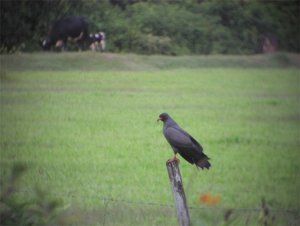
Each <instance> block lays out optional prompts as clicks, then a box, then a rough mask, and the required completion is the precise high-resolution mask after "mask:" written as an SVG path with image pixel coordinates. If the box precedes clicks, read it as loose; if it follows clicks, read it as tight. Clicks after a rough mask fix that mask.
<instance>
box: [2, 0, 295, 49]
mask: <svg viewBox="0 0 300 226" xmlns="http://www.w3.org/2000/svg"><path fill="white" fill-rule="evenodd" d="M299 3H300V2H299V1H288V2H287V1H261V0H252V1H246V0H231V1H221V0H188V1H182V0H174V1H171V0H169V1H159V0H124V1H122V0H89V1H86V0H76V1H70V0H54V1H51V0H45V1H36V0H12V1H1V2H0V4H1V6H0V8H1V18H0V19H1V20H0V21H1V44H0V49H1V52H14V51H19V50H20V51H34V50H40V46H39V40H40V38H41V37H43V36H45V35H46V34H47V33H48V31H49V29H50V27H51V24H52V23H53V22H54V21H55V20H57V19H58V18H60V17H63V16H67V15H84V16H85V17H86V18H87V20H88V21H89V23H90V30H91V31H98V30H103V31H105V32H106V34H107V40H108V49H109V51H112V52H135V53H147V54H151V53H161V54H174V55H178V54H210V53H229V54H248V53H255V52H259V51H260V47H261V38H262V37H263V36H264V35H266V34H272V35H273V36H274V37H276V38H277V39H278V40H279V48H280V50H283V51H296V52H299V51H300V46H299V40H300V29H299V28H300V26H299V20H298V16H299V9H300V4H299Z"/></svg>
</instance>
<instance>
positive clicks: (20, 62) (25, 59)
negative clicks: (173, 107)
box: [0, 52, 300, 71]
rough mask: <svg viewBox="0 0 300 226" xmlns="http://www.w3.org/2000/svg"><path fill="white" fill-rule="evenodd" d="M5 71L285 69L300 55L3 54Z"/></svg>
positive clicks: (0, 57) (298, 63)
mask: <svg viewBox="0 0 300 226" xmlns="http://www.w3.org/2000/svg"><path fill="white" fill-rule="evenodd" d="M0 62H1V68H2V70H16V71H22V70H31V71H49V70H54V71H61V70H62V71H73V70H79V71H95V70H99V71H106V70H122V71H128V70H129V71H132V70H133V71H137V70H138V71H146V70H158V69H177V68H189V69H191V68H211V67H214V68H216V67H218V68H224V67H225V68H282V67H298V68H299V66H300V57H299V55H298V54H291V53H275V54H266V55H250V56H246V55H208V56H162V55H135V54H112V53H102V54H101V53H95V52H75V53H74V52H64V53H47V52H44V53H33V54H32V53H31V54H30V53H29V54H25V53H21V54H15V55H0Z"/></svg>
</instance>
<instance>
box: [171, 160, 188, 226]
mask: <svg viewBox="0 0 300 226" xmlns="http://www.w3.org/2000/svg"><path fill="white" fill-rule="evenodd" d="M166 165H167V170H168V174H169V179H170V184H171V188H172V191H173V196H174V202H175V206H176V210H177V217H178V222H179V225H180V226H190V216H189V211H188V207H187V204H186V198H185V194H184V189H183V184H182V179H181V175H180V171H179V165H178V161H176V160H175V161H168V162H167V163H166Z"/></svg>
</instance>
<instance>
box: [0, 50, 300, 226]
mask: <svg viewBox="0 0 300 226" xmlns="http://www.w3.org/2000/svg"><path fill="white" fill-rule="evenodd" d="M72 59H73V61H74V62H73V61H72ZM90 59H92V60H91V61H92V63H91V62H90ZM0 60H1V99H0V104H1V121H0V125H1V160H0V165H1V166H0V167H1V168H0V169H1V175H2V176H4V175H6V174H7V172H8V169H9V166H11V165H12V164H13V163H15V162H20V161H21V162H25V163H26V165H28V167H29V170H28V172H27V174H26V176H25V177H24V178H23V180H22V184H23V190H22V191H20V193H21V194H23V196H27V195H30V194H31V193H32V190H33V189H34V186H35V185H37V186H39V187H42V188H43V189H45V190H47V191H49V193H50V194H52V196H53V197H55V198H59V199H61V200H62V201H63V204H64V206H65V207H68V210H69V211H70V212H72V214H75V215H76V216H77V217H78V219H77V224H76V225H176V224H177V219H176V215H175V210H174V209H173V208H172V207H170V206H169V205H173V197H172V194H171V189H170V185H169V181H168V176H167V171H166V166H165V161H166V160H167V159H168V158H169V157H171V156H172V150H171V148H170V147H169V145H168V144H167V142H166V140H165V138H164V137H163V135H162V132H161V130H162V124H161V123H157V122H156V119H157V117H158V115H159V114H160V113H161V112H168V113H169V114H170V115H171V116H172V117H173V118H174V119H175V120H176V121H177V122H178V123H179V124H180V125H181V126H182V127H183V128H184V129H186V130H187V131H188V132H189V133H190V134H191V135H193V136H194V137H195V138H196V139H197V140H198V141H200V143H201V144H202V145H203V146H204V150H205V153H206V154H207V155H208V156H209V157H210V158H211V164H212V168H211V169H210V170H209V171H207V170H204V171H201V170H197V169H196V167H194V166H192V165H190V164H188V163H187V162H185V161H184V160H183V159H181V162H180V169H181V174H182V177H183V183H184V186H185V190H186V195H187V199H188V205H189V206H191V207H193V208H192V209H191V219H192V222H193V223H194V225H218V223H220V222H222V219H223V210H226V209H230V208H233V209H237V211H236V212H234V214H236V217H237V219H236V220H235V221H234V222H233V225H235V223H236V225H242V224H241V222H246V221H247V219H248V218H247V217H248V216H249V215H251V220H250V223H249V225H258V218H259V217H258V216H259V212H257V213H256V212H254V214H253V212H251V211H250V212H251V214H250V212H249V213H248V212H247V211H246V210H247V209H256V208H259V207H260V201H261V198H262V197H264V198H265V199H266V200H267V202H268V204H269V206H270V208H271V209H273V210H274V211H275V212H272V213H273V214H275V215H276V217H277V218H276V221H275V222H277V224H278V225H285V224H282V223H283V222H287V220H291V221H290V223H289V224H286V225H293V224H292V223H295V224H294V225H296V224H297V222H298V223H299V221H300V220H299V216H300V213H299V212H300V211H299V209H300V195H299V194H300V193H299V191H300V180H299V179H300V149H299V146H300V101H299V98H300V73H299V64H298V63H299V57H298V56H297V55H295V56H294V55H293V56H291V55H288V54H279V55H269V56H242V57H239V56H236V57H235V56H228V57H226V56H209V57H208V58H205V57H204V56H201V57H197V56H194V57H193V56H189V57H187V56H185V57H163V56H137V55H117V54H115V55H114V54H102V55H101V54H98V55H95V54H92V53H61V54H45V53H43V54H42V53H34V54H20V55H2V56H1V58H0ZM203 61H204V62H203ZM98 62H99V64H98ZM205 62H206V64H205V65H203V64H204V63H205ZM255 62H256V63H257V65H258V66H257V67H255V64H256V63H255ZM280 62H281V63H280ZM297 62H298V63H297ZM263 63H265V64H263ZM88 65H91V66H90V68H88ZM123 68H124V70H123ZM208 192H209V193H212V194H215V195H219V196H220V197H221V200H220V202H219V203H218V204H216V205H214V206H207V205H205V204H203V203H200V202H199V196H200V195H201V194H204V193H208ZM21 196H22V195H21ZM288 209H289V210H292V212H293V214H292V215H288V214H286V213H287V212H286V210H288ZM238 210H240V211H241V212H242V213H240V212H239V211H238ZM244 210H245V211H246V212H243V211H244ZM276 211H278V212H276ZM289 213H290V212H289ZM252 215H253V217H252ZM75 222H76V221H75ZM237 222H240V223H237ZM74 224H75V223H74ZM244 224H245V223H244Z"/></svg>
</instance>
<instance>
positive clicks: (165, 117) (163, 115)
mask: <svg viewBox="0 0 300 226" xmlns="http://www.w3.org/2000/svg"><path fill="white" fill-rule="evenodd" d="M169 118H170V116H169V115H168V113H161V114H160V115H159V117H158V119H157V121H163V122H166V121H167V120H168V119H169Z"/></svg>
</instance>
